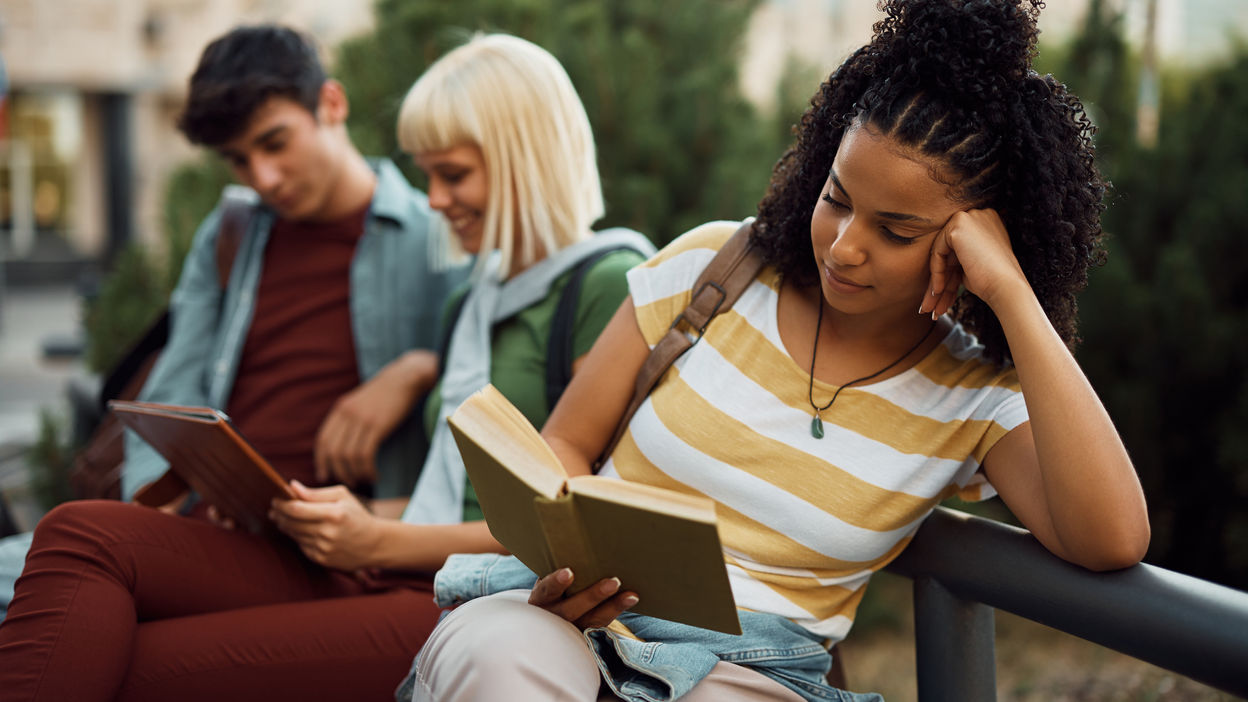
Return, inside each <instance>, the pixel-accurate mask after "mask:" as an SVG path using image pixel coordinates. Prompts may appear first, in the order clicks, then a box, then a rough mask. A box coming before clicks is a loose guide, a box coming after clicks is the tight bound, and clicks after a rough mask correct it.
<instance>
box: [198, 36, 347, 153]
mask: <svg viewBox="0 0 1248 702" xmlns="http://www.w3.org/2000/svg"><path fill="white" fill-rule="evenodd" d="M325 79H326V74H325V69H324V68H323V67H322V66H321V60H320V57H318V56H317V52H316V45H315V44H313V42H312V40H311V39H309V38H308V37H306V36H304V35H303V34H301V33H299V32H297V31H295V30H293V29H290V28H289V27H283V26H279V25H272V24H265V25H255V26H244V27H236V28H234V29H232V30H230V31H229V32H227V33H225V34H223V35H222V36H220V37H218V38H217V39H215V40H213V41H212V43H210V44H208V46H207V47H205V48H204V52H203V54H201V55H200V57H199V64H198V66H196V68H195V72H194V73H193V74H192V75H191V80H190V86H189V94H188V95H187V98H186V108H185V109H184V110H183V112H182V115H181V117H179V118H178V129H180V130H182V133H183V134H185V135H186V138H187V139H189V140H190V142H191V143H192V144H200V145H203V146H210V147H213V146H220V145H222V144H224V143H225V142H227V141H229V140H230V139H233V138H234V137H235V136H236V135H238V134H239V133H241V132H242V131H243V130H244V129H246V128H247V124H248V122H249V121H250V120H251V116H252V114H254V113H255V111H256V109H257V108H259V107H260V106H261V105H263V104H264V103H265V102H266V101H267V100H268V99H269V98H271V97H274V96H280V97H285V98H288V99H291V100H294V101H295V102H297V103H299V104H300V105H302V106H303V107H304V108H305V109H307V110H308V111H309V112H311V113H313V114H316V108H317V106H318V105H319V104H320V99H321V86H322V85H323V84H324V83H325Z"/></svg>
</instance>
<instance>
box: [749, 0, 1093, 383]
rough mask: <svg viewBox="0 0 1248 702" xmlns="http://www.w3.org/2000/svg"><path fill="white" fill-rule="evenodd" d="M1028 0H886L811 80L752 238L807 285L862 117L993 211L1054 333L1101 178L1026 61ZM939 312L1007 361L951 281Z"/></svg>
mask: <svg viewBox="0 0 1248 702" xmlns="http://www.w3.org/2000/svg"><path fill="white" fill-rule="evenodd" d="M1042 6H1043V2H1039V1H1038V0H1028V1H1019V0H891V1H889V2H885V3H883V4H882V9H883V10H884V12H885V15H886V16H885V18H884V19H883V20H881V21H880V22H878V23H877V24H876V25H875V34H874V36H873V38H872V40H871V43H869V44H868V45H866V46H864V47H862V48H861V49H859V50H858V51H856V52H855V53H854V54H853V55H852V56H850V57H849V59H848V60H846V61H845V63H844V64H842V65H841V66H840V68H838V69H837V70H836V71H835V72H834V73H833V74H832V75H831V77H829V78H828V79H827V80H826V81H825V82H824V83H823V85H822V86H821V87H820V89H819V92H818V93H817V94H816V95H815V96H814V98H813V99H812V100H811V107H810V109H808V110H807V111H806V113H805V114H804V115H803V116H802V119H801V122H800V124H799V125H798V126H797V128H796V133H797V139H796V142H795V143H794V144H793V146H791V147H790V148H789V150H788V151H787V152H786V153H785V154H784V156H782V157H781V159H780V161H779V162H778V163H777V164H776V167H775V169H774V171H773V172H772V178H771V185H770V187H769V188H768V192H767V195H766V197H765V198H764V199H763V201H762V202H761V203H760V205H759V213H758V221H757V223H756V225H755V230H754V242H755V244H756V245H757V246H759V247H760V248H761V251H762V253H763V256H764V258H765V259H766V260H767V262H768V263H769V264H771V265H773V266H775V267H776V268H777V269H779V270H780V272H781V274H782V275H784V276H785V277H786V278H787V279H789V280H791V281H793V282H794V283H795V284H797V285H801V286H807V285H812V284H815V283H816V282H817V280H818V272H817V269H816V267H815V262H814V259H813V257H812V256H811V253H810V218H811V213H812V211H813V208H814V206H815V203H816V202H817V200H818V198H819V194H820V192H821V190H822V187H823V184H824V182H825V180H826V179H827V177H828V172H829V170H830V169H831V167H832V161H833V158H834V157H835V156H836V151H837V148H838V147H839V146H840V143H841V137H842V136H843V135H844V133H845V130H846V129H847V128H848V127H849V126H850V125H851V124H853V123H861V124H866V125H870V126H871V127H872V128H874V129H876V130H878V131H879V132H880V133H882V134H885V135H888V136H889V137H891V138H893V139H896V140H897V141H898V142H900V143H901V144H902V145H904V146H906V147H909V148H913V149H915V150H916V152H917V153H921V154H923V155H925V156H929V157H931V158H933V159H935V160H936V161H937V162H938V163H940V164H941V165H942V166H944V171H945V173H947V174H948V175H949V176H952V179H951V180H952V182H950V183H949V185H950V186H951V188H952V189H953V193H954V195H955V196H956V197H957V198H958V199H960V200H962V201H963V202H965V203H967V204H968V206H970V207H991V208H993V209H995V210H996V211H997V212H998V213H999V214H1000V215H1001V218H1002V220H1003V221H1004V223H1005V225H1006V227H1007V229H1008V231H1009V233H1010V240H1011V243H1012V245H1013V248H1014V254H1015V256H1016V257H1017V258H1018V261H1019V264H1020V265H1021V266H1022V269H1023V273H1024V274H1025V275H1026V277H1027V280H1028V282H1029V283H1030V284H1031V287H1032V289H1033V290H1034V291H1035V293H1036V296H1037V298H1038V299H1039V300H1040V304H1041V306H1042V307H1043V308H1044V311H1045V313H1046V314H1047V315H1048V317H1049V319H1050V321H1051V322H1052V323H1053V326H1054V327H1055V328H1056V329H1057V331H1058V333H1059V334H1060V335H1061V337H1062V338H1063V339H1064V340H1065V341H1066V342H1067V344H1070V345H1073V344H1074V343H1075V341H1076V339H1077V337H1076V333H1077V329H1076V311H1077V310H1076V304H1075V296H1076V294H1077V293H1078V292H1079V291H1080V290H1082V289H1083V288H1084V286H1085V285H1086V284H1087V272H1088V268H1089V267H1090V266H1091V265H1093V264H1094V263H1100V262H1102V261H1103V260H1104V255H1105V254H1104V250H1103V248H1102V244H1101V238H1102V235H1101V224H1100V215H1101V212H1102V211H1103V210H1104V205H1103V203H1102V200H1103V198H1104V194H1105V189H1106V183H1105V182H1104V181H1103V180H1102V179H1101V177H1100V174H1099V173H1098V172H1097V169H1096V166H1095V164H1094V163H1093V148H1092V141H1091V137H1092V134H1093V132H1094V128H1093V126H1092V124H1091V122H1090V121H1089V120H1088V117H1087V114H1086V113H1085V112H1084V109H1083V105H1082V104H1081V103H1080V102H1079V99H1078V98H1077V97H1075V96H1074V95H1072V94H1070V93H1069V92H1067V90H1066V87H1065V86H1063V85H1062V84H1061V83H1059V82H1058V81H1057V80H1055V79H1054V78H1053V77H1052V76H1047V75H1046V76H1041V75H1038V74H1036V72H1035V71H1033V70H1032V69H1031V60H1032V57H1033V56H1034V54H1035V46H1036V36H1037V34H1038V32H1037V29H1036V16H1037V14H1038V13H1039V10H1040V8H1041V7H1042ZM952 315H953V317H954V318H955V319H957V320H958V321H960V322H961V323H962V324H963V325H964V326H965V327H966V328H967V329H969V330H970V331H972V332H974V333H975V334H976V335H977V336H978V337H979V339H980V341H981V343H983V344H984V347H985V349H986V352H987V355H988V356H989V357H990V358H991V359H993V360H994V361H997V362H1003V361H1008V360H1009V358H1010V354H1009V348H1008V347H1007V346H1006V343H1005V336H1004V333H1003V332H1002V330H1001V325H1000V323H999V322H998V321H997V318H996V316H995V315H994V314H993V313H992V310H991V309H989V307H988V306H987V305H986V304H985V303H984V302H983V301H982V300H980V299H978V298H976V297H975V296H974V295H971V294H970V293H968V292H966V291H965V290H964V291H963V292H962V294H961V296H960V297H959V298H958V301H957V302H956V304H955V305H954V308H953V310H952Z"/></svg>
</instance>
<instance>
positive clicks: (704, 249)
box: [631, 221, 741, 285]
mask: <svg viewBox="0 0 1248 702" xmlns="http://www.w3.org/2000/svg"><path fill="white" fill-rule="evenodd" d="M740 226H741V223H740V222H725V221H719V222H707V223H706V224H703V225H700V226H697V227H694V228H693V229H690V230H689V231H687V232H685V233H684V234H681V235H680V236H678V237H676V238H675V239H673V240H672V242H671V243H669V244H668V245H667V246H664V247H663V248H662V249H661V250H660V251H659V253H658V254H656V255H655V256H653V257H652V258H651V259H650V260H649V261H646V262H645V263H644V264H642V265H641V266H638V267H637V269H636V270H635V271H634V272H633V273H632V274H631V275H632V276H633V277H651V276H655V275H658V276H662V277H663V278H665V279H668V280H685V279H687V282H688V284H689V285H692V284H693V282H694V280H696V279H697V277H698V274H699V273H701V272H702V270H703V269H704V268H706V265H707V264H708V263H710V261H711V259H712V258H714V257H715V254H716V252H718V251H719V250H720V249H721V248H723V246H724V242H726V241H728V239H729V238H730V237H731V236H732V235H733V233H734V232H736V231H737V229H738V228H740Z"/></svg>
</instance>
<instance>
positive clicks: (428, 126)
mask: <svg viewBox="0 0 1248 702" xmlns="http://www.w3.org/2000/svg"><path fill="white" fill-rule="evenodd" d="M398 138H399V146H400V148H402V149H403V150H404V151H406V152H407V153H410V154H420V153H426V152H430V151H442V150H445V149H449V148H453V147H456V146H460V145H462V144H475V145H476V146H477V147H479V148H480V149H481V153H482V155H483V157H484V159H485V169H486V177H487V178H488V183H489V188H490V192H489V199H488V201H487V205H486V212H485V226H484V234H483V237H482V241H481V253H482V254H484V253H486V252H489V251H493V250H495V249H497V250H498V251H499V252H500V255H501V257H502V261H501V264H502V265H501V267H500V269H499V270H500V271H502V272H503V275H504V276H506V275H507V271H510V270H512V268H513V262H515V261H516V260H517V257H518V260H519V263H520V267H521V268H523V267H527V266H528V265H531V264H532V263H535V262H536V261H538V260H540V259H541V258H543V257H545V256H548V255H550V254H553V253H554V252H556V251H558V250H559V249H562V248H564V247H566V246H568V245H570V244H573V243H575V242H577V241H580V240H582V239H584V238H586V237H588V236H589V235H590V225H592V224H593V223H594V222H595V221H596V220H598V219H599V218H601V217H602V215H603V203H602V185H601V184H600V182H599V179H598V164H597V157H596V154H595V151H594V135H593V132H592V131H591V130H590V127H589V118H588V117H587V116H586V115H585V107H584V105H582V104H581V100H580V97H579V96H578V95H577V94H576V89H575V88H573V87H572V81H571V79H569V78H568V74H567V72H566V71H565V70H564V69H563V66H562V65H560V64H559V61H558V60H557V59H555V57H554V56H551V55H550V53H549V52H547V51H546V50H545V49H543V48H541V47H539V46H537V45H536V44H533V43H531V42H528V41H525V40H524V39H520V38H519V37H514V36H510V35H506V34H477V35H475V36H473V37H472V38H471V39H470V40H469V41H468V42H467V43H465V44H463V45H461V46H459V47H458V48H455V49H453V50H452V51H450V52H448V53H447V54H446V55H445V56H443V57H442V58H440V59H438V60H437V61H436V62H434V64H433V65H432V66H430V67H429V69H428V70H426V71H425V73H424V74H423V75H422V76H421V77H420V78H419V79H418V80H417V81H416V83H415V84H414V85H412V87H411V89H410V90H409V91H408V92H407V97H405V98H404V99H403V106H402V108H401V109H400V111H399V122H398ZM445 228H446V227H444V229H445ZM517 232H519V233H520V237H519V244H520V251H519V252H517V251H515V250H514V248H515V244H516V242H517V236H516V233H517Z"/></svg>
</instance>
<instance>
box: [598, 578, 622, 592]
mask: <svg viewBox="0 0 1248 702" xmlns="http://www.w3.org/2000/svg"><path fill="white" fill-rule="evenodd" d="M619 590H620V579H619V578H611V579H610V580H607V581H604V582H603V583H602V594H604V595H610V594H612V593H615V592H619Z"/></svg>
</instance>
